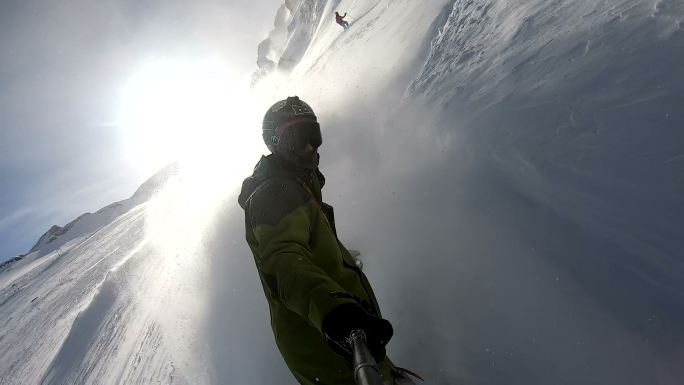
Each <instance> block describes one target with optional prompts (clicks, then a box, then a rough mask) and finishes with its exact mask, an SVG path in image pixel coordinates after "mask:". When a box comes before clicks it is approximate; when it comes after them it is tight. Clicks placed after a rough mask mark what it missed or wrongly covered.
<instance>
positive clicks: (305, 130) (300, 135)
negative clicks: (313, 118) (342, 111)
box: [290, 122, 323, 148]
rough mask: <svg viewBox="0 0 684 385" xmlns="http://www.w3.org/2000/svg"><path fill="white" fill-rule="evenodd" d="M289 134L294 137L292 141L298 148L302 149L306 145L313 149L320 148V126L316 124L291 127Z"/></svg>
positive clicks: (308, 123) (321, 140)
mask: <svg viewBox="0 0 684 385" xmlns="http://www.w3.org/2000/svg"><path fill="white" fill-rule="evenodd" d="M290 133H291V134H292V135H293V136H294V141H295V143H296V144H297V146H298V147H299V148H304V147H305V146H306V144H307V143H309V144H311V146H313V147H320V145H321V144H323V138H322V137H321V126H320V125H319V124H318V123H317V122H304V123H300V124H298V125H296V126H295V127H292V129H291V130H290Z"/></svg>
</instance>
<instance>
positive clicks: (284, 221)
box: [249, 182, 354, 331]
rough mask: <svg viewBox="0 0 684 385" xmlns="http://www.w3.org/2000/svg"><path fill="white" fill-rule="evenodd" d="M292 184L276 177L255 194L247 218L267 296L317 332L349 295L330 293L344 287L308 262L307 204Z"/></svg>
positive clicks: (309, 217)
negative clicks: (265, 284)
mask: <svg viewBox="0 0 684 385" xmlns="http://www.w3.org/2000/svg"><path fill="white" fill-rule="evenodd" d="M300 190H301V187H300V186H298V185H296V184H295V183H287V182H276V183H273V184H271V186H266V187H265V188H264V189H263V190H262V191H260V192H258V193H256V194H255V195H254V197H253V199H252V201H251V204H250V214H249V217H250V222H251V224H252V231H253V233H254V236H255V238H256V240H257V242H258V254H257V255H258V257H257V258H256V264H257V268H258V270H259V273H260V274H261V275H262V277H263V278H264V280H265V281H266V282H267V286H268V287H269V289H270V290H271V295H272V296H275V297H277V299H278V300H279V301H280V302H282V303H283V304H284V305H285V306H286V307H287V308H288V309H290V310H291V311H293V312H295V313H297V314H299V315H300V316H302V317H304V318H305V319H307V320H308V321H309V322H310V323H311V324H312V325H313V326H314V327H315V328H317V329H318V330H319V331H321V324H322V323H323V318H324V317H325V316H326V315H327V314H328V313H329V312H330V311H331V310H332V309H334V308H335V307H337V306H339V305H341V304H343V303H348V302H354V301H353V299H348V298H336V297H333V296H331V293H333V292H344V291H345V290H344V289H343V288H342V287H341V286H340V285H338V284H337V283H336V282H335V281H333V280H332V279H330V277H329V276H328V275H327V274H326V272H325V271H324V270H322V269H321V268H320V267H318V266H317V265H316V264H315V263H314V256H313V254H312V251H311V247H310V245H309V238H310V233H311V230H310V229H311V226H312V216H313V212H312V209H311V208H312V207H311V205H310V203H309V202H308V197H307V196H306V195H304V194H302V192H301V191H300Z"/></svg>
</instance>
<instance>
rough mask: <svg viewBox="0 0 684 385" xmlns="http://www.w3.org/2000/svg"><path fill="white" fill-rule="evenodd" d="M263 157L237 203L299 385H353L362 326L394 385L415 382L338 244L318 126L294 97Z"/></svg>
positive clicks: (266, 128) (277, 117) (281, 106)
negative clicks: (354, 346)
mask: <svg viewBox="0 0 684 385" xmlns="http://www.w3.org/2000/svg"><path fill="white" fill-rule="evenodd" d="M262 137H263V140H264V142H265V143H266V146H267V147H268V149H269V150H270V151H271V154H270V155H268V156H262V157H261V160H259V162H258V163H257V165H256V167H255V168H254V173H253V175H252V176H251V177H249V178H247V179H245V181H244V182H243V184H242V191H241V192H240V196H239V198H238V202H239V203H240V206H241V207H242V208H243V209H244V210H245V230H246V238H247V244H248V245H249V247H250V249H251V251H252V254H253V255H254V261H255V263H256V267H257V272H258V273H259V277H260V279H261V284H262V286H263V289H264V294H265V295H266V299H267V301H268V306H269V310H270V323H271V327H272V328H273V334H274V335H275V340H276V345H277V346H278V349H279V350H280V353H281V354H282V356H283V358H284V359H285V363H286V364H287V366H288V368H289V369H290V371H291V372H292V373H293V374H294V376H295V378H296V379H297V381H299V383H300V384H302V385H354V378H353V371H352V369H351V361H352V358H351V352H350V346H349V344H348V340H347V338H348V337H349V336H350V333H351V331H352V330H354V329H357V328H360V329H363V330H364V332H365V333H366V335H367V341H368V347H369V349H370V351H371V353H372V354H373V356H374V357H375V359H376V361H377V362H378V364H379V367H380V370H381V372H382V374H383V376H384V378H385V379H386V380H388V381H389V383H390V384H395V383H396V384H413V382H412V381H411V380H410V379H408V377H407V376H406V375H405V374H404V373H409V372H408V371H406V370H405V369H401V368H397V367H396V366H394V364H393V363H392V362H391V361H390V360H389V358H387V357H386V356H385V345H386V344H387V342H388V341H389V340H390V338H392V334H393V330H392V325H391V324H390V323H389V321H387V320H385V319H383V318H382V315H381V314H380V307H379V306H378V302H377V300H376V298H375V294H373V289H372V288H371V285H370V283H369V282H368V279H367V278H366V275H365V274H364V273H363V272H362V271H361V269H359V268H358V267H357V266H356V265H355V263H354V262H355V261H354V258H353V257H352V255H351V254H350V252H349V250H347V249H346V248H345V247H344V246H343V245H342V243H341V242H340V241H339V239H338V238H337V233H336V230H335V217H334V214H333V208H332V206H330V205H328V204H326V203H324V202H323V199H322V196H321V188H322V187H323V185H324V184H325V178H324V177H323V174H322V173H321V172H320V171H319V169H318V160H319V155H318V147H319V146H320V145H321V143H322V142H323V140H322V137H321V130H320V126H319V124H318V119H317V117H316V115H315V114H314V112H313V110H312V109H311V107H310V106H309V105H308V104H307V103H305V102H304V101H302V100H300V99H299V98H298V97H297V96H293V97H288V98H287V99H285V100H281V101H279V102H277V103H276V104H274V105H273V106H271V108H269V109H268V111H267V112H266V115H265V116H264V120H263V125H262Z"/></svg>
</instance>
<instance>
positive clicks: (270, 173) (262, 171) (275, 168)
mask: <svg viewBox="0 0 684 385" xmlns="http://www.w3.org/2000/svg"><path fill="white" fill-rule="evenodd" d="M311 172H315V173H316V174H317V175H318V180H319V181H320V184H321V187H323V185H324V184H325V177H324V176H323V174H322V173H321V172H320V171H319V170H318V169H316V170H315V171H311V170H307V169H303V168H299V167H296V166H293V165H291V164H290V163H287V162H286V161H284V160H282V159H280V158H278V156H277V155H275V154H270V155H266V156H262V157H261V159H259V162H257V164H256V166H254V172H253V173H252V176H250V177H248V178H245V180H244V181H243V182H242V190H241V191H240V196H238V203H239V204H240V207H242V208H243V209H245V207H246V205H247V200H248V199H249V197H250V196H251V195H252V193H253V192H254V190H256V188H257V187H259V185H261V184H262V183H263V182H265V181H266V180H268V179H270V178H274V177H288V178H292V179H296V178H297V177H298V176H302V177H305V180H308V179H309V178H306V175H308V174H310V173H311Z"/></svg>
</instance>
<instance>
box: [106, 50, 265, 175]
mask: <svg viewBox="0 0 684 385" xmlns="http://www.w3.org/2000/svg"><path fill="white" fill-rule="evenodd" d="M256 104H257V103H255V102H254V98H253V97H252V95H251V92H250V90H249V88H248V87H247V85H246V84H244V85H243V83H241V82H240V81H239V80H238V79H236V77H235V75H234V74H233V73H232V72H231V71H230V69H229V68H228V67H227V66H226V64H225V63H224V62H222V61H220V60H218V59H212V58H205V59H192V60H186V59H162V58H154V59H147V60H145V61H143V62H142V63H141V65H140V66H139V67H138V68H137V69H136V71H135V72H134V73H132V74H131V76H130V77H129V78H128V79H127V81H126V82H125V83H124V84H123V85H122V92H121V102H120V112H119V120H120V123H119V126H120V129H121V135H122V138H123V143H124V147H125V149H126V156H127V158H128V159H129V162H130V163H132V164H133V165H134V167H135V168H136V170H137V171H138V172H139V173H140V174H142V175H147V176H149V175H152V174H153V173H154V172H156V171H157V170H159V169H161V168H162V167H164V166H166V165H168V164H169V163H172V162H179V164H180V165H181V168H182V169H184V170H185V171H186V173H187V172H191V173H193V174H194V175H192V176H193V177H199V176H200V175H198V174H202V173H204V174H208V175H207V177H208V178H211V177H212V176H211V175H212V174H213V173H215V172H219V170H220V172H221V175H220V178H221V179H222V180H224V181H225V180H230V181H231V183H232V184H235V183H238V182H239V181H241V178H244V177H245V176H246V175H245V172H248V171H249V169H250V167H251V166H249V167H248V166H246V165H248V164H251V163H254V161H255V159H258V154H260V153H261V152H263V151H264V149H265V148H264V146H263V144H262V143H261V142H260V135H259V134H258V128H259V127H260V123H261V122H260V114H259V112H258V108H256V107H255V105H256ZM255 156H256V158H255ZM215 176H216V177H219V175H215Z"/></svg>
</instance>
